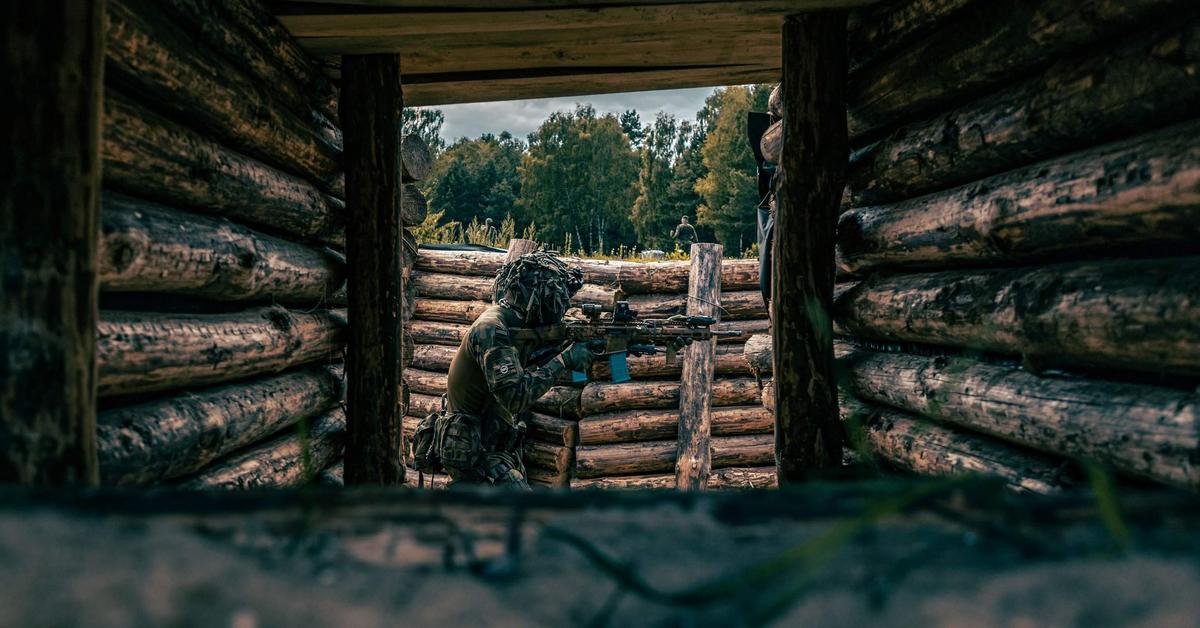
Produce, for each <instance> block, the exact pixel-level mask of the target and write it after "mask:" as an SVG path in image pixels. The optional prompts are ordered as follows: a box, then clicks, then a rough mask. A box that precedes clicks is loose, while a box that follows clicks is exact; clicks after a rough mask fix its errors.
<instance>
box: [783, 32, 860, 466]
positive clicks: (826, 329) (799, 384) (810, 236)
mask: <svg viewBox="0 0 1200 628" xmlns="http://www.w3.org/2000/svg"><path fill="white" fill-rule="evenodd" d="M845 39H846V15H845V14H844V13H822V14H812V15H803V16H797V17H791V18H788V20H787V22H786V23H785V24H784V58H783V64H784V73H783V102H784V103H785V108H786V111H785V115H784V118H783V121H784V127H783V136H784V143H783V153H782V157H781V161H780V172H779V174H777V175H776V179H777V182H776V186H777V187H776V198H777V199H778V203H779V208H778V211H777V213H776V217H775V231H774V233H775V237H774V249H773V255H772V257H773V259H772V277H771V306H772V308H773V310H774V320H773V324H774V331H773V335H774V356H775V359H774V373H775V381H776V386H777V387H778V390H780V391H784V392H785V393H786V394H782V395H780V396H779V398H778V399H777V400H776V407H775V456H776V463H777V464H778V466H779V482H780V484H781V485H785V484H794V483H798V482H802V481H803V480H804V479H805V477H806V476H807V475H809V473H810V472H811V471H812V470H814V469H821V468H830V467H836V466H839V465H841V461H842V435H841V426H840V424H839V423H838V412H837V389H836V382H835V380H834V374H833V328H832V317H831V316H830V312H832V310H833V307H832V306H833V284H834V274H835V267H834V240H835V237H836V228H837V213H838V210H839V208H840V204H841V198H842V189H843V187H844V185H845V170H846V161H847V155H848V147H847V139H846V115H845V111H846V101H845V97H846V94H845V85H846V41H845Z"/></svg>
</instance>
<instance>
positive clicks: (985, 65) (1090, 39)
mask: <svg viewBox="0 0 1200 628" xmlns="http://www.w3.org/2000/svg"><path fill="white" fill-rule="evenodd" d="M1187 4H1188V3H1187V2H1185V1H1184V0H1103V1H1100V2H1095V1H1091V0H1038V1H1035V0H995V1H991V2H974V3H971V5H970V6H969V7H968V8H967V9H966V10H964V11H962V12H960V13H959V14H958V16H957V17H956V18H955V19H953V20H951V21H950V22H947V23H946V24H945V26H943V27H942V28H941V29H940V30H939V31H938V36H936V37H928V38H925V39H923V40H921V41H919V42H917V43H916V44H915V45H913V46H911V47H909V48H906V49H904V50H903V51H901V52H900V53H899V54H897V55H896V56H894V57H891V58H889V59H887V60H886V61H884V62H881V63H877V64H874V65H871V66H869V67H867V68H864V69H863V70H862V71H860V72H858V73H857V74H855V75H854V76H853V77H851V80H850V84H849V85H848V87H847V89H848V102H849V103H850V109H849V112H848V118H849V129H850V136H851V137H852V138H855V139H856V140H861V139H864V138H865V137H866V136H868V135H870V134H872V133H875V132H877V131H879V130H881V129H884V128H886V127H889V126H893V125H895V124H897V123H900V122H903V121H905V120H911V119H914V118H916V117H918V116H921V115H925V114H928V113H931V112H933V111H935V110H936V109H937V108H939V107H944V105H945V104H946V103H950V102H954V101H962V100H965V99H968V98H972V97H975V96H978V95H981V94H983V93H985V92H986V91H987V90H988V89H990V88H993V87H995V86H996V85H999V84H1001V83H1004V82H1006V81H1009V80H1012V79H1014V78H1018V77H1020V76H1022V75H1027V74H1029V73H1030V72H1034V71H1037V70H1038V69H1040V68H1042V67H1045V66H1046V65H1048V64H1049V63H1050V62H1051V61H1052V60H1054V59H1056V58H1058V57H1060V56H1062V55H1064V54H1067V53H1069V52H1071V51H1072V50H1077V49H1080V48H1083V47H1085V46H1087V45H1089V44H1094V43H1096V42H1099V41H1103V40H1104V39H1106V38H1110V37H1113V36H1116V35H1119V34H1120V33H1122V32H1123V31H1125V30H1128V29H1130V28H1132V27H1133V26H1135V25H1136V24H1138V23H1142V22H1147V21H1150V20H1153V19H1154V18H1156V17H1160V16H1163V15H1167V14H1168V13H1169V12H1172V11H1173V10H1178V9H1179V8H1181V7H1186V6H1187ZM1176 14H1177V13H1176ZM785 50H786V46H785Z"/></svg>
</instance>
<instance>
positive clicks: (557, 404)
mask: <svg viewBox="0 0 1200 628" xmlns="http://www.w3.org/2000/svg"><path fill="white" fill-rule="evenodd" d="M582 392H583V391H582V390H581V389H579V388H572V387H570V386H555V387H553V388H551V389H550V390H548V391H546V394H544V395H542V397H541V398H540V399H538V400H537V401H536V402H535V403H534V404H533V408H534V410H537V411H539V412H542V413H544V414H547V415H549V416H552V417H558V418H561V419H578V418H579V398H580V396H581V394H582Z"/></svg>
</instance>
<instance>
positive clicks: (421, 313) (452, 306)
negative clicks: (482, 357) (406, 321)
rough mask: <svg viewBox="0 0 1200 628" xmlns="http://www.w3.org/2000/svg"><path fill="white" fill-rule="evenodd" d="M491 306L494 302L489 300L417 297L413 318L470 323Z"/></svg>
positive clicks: (414, 303)
mask: <svg viewBox="0 0 1200 628" xmlns="http://www.w3.org/2000/svg"><path fill="white" fill-rule="evenodd" d="M491 306H492V304H491V303H489V302H487V301H453V300H450V299H431V298H428V297H417V298H416V299H415V300H414V302H413V318H416V319H419V320H423V321H436V322H442V323H463V324H467V325H470V324H471V323H474V322H475V319H477V318H479V315H480V314H483V311H484V310H486V309H488V308H489V307H491Z"/></svg>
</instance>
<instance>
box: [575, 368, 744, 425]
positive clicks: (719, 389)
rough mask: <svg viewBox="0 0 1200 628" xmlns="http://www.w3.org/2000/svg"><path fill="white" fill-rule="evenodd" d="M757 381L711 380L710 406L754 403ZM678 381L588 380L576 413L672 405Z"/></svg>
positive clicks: (581, 393)
mask: <svg viewBox="0 0 1200 628" xmlns="http://www.w3.org/2000/svg"><path fill="white" fill-rule="evenodd" d="M758 399H759V391H758V384H757V383H755V381H754V379H753V378H749V377H738V378H730V379H717V380H713V383H712V405H714V406H741V405H748V404H753V403H757V402H758ZM678 406H679V382H677V381H676V382H672V381H643V382H639V381H632V382H624V383H621V384H612V383H608V382H591V383H589V384H588V385H586V386H584V387H583V390H582V391H581V392H580V406H579V408H580V413H581V414H580V416H591V415H593V414H604V413H608V412H615V411H617V410H641V409H652V408H676V407H678Z"/></svg>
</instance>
